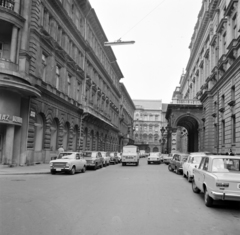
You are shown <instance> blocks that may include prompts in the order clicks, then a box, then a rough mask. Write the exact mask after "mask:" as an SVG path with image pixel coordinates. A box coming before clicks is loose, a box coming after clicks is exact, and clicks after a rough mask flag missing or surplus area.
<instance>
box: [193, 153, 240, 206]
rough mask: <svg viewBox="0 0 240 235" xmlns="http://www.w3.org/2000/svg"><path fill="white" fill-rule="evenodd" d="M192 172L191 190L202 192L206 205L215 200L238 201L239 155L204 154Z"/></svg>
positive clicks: (239, 180)
mask: <svg viewBox="0 0 240 235" xmlns="http://www.w3.org/2000/svg"><path fill="white" fill-rule="evenodd" d="M193 174H194V178H193V181H192V190H193V192H194V193H200V192H203V193H204V202H205V205H206V206H208V207H210V206H212V205H213V203H214V201H215V200H221V201H240V178H239V175H240V156H228V155H225V156H224V155H207V156H204V157H203V158H202V160H201V162H200V165H199V167H198V168H195V169H193Z"/></svg>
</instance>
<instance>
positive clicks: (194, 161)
mask: <svg viewBox="0 0 240 235" xmlns="http://www.w3.org/2000/svg"><path fill="white" fill-rule="evenodd" d="M204 156H206V154H205V153H204V152H195V153H190V154H189V156H188V159H187V161H186V162H184V163H183V177H184V178H185V177H186V178H187V180H188V182H191V181H192V179H193V169H194V168H198V166H199V164H200V162H201V160H202V157H204Z"/></svg>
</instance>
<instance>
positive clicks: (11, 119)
mask: <svg viewBox="0 0 240 235" xmlns="http://www.w3.org/2000/svg"><path fill="white" fill-rule="evenodd" d="M0 123H9V124H14V125H22V118H21V117H17V116H11V115H9V114H1V113H0Z"/></svg>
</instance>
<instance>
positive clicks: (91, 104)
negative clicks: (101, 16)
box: [0, 0, 134, 165]
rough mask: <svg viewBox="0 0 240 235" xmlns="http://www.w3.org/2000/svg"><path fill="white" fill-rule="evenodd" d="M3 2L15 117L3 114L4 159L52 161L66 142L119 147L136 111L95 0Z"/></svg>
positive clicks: (0, 144) (2, 63)
mask: <svg viewBox="0 0 240 235" xmlns="http://www.w3.org/2000/svg"><path fill="white" fill-rule="evenodd" d="M2 2H3V4H1V5H0V13H1V14H0V19H1V18H2V19H1V22H0V26H1V27H0V30H1V28H2V29H3V28H4V29H7V30H5V31H2V32H1V31H0V91H1V92H0V98H1V99H0V115H2V114H4V115H9V117H10V119H11V120H15V121H11V122H10V121H6V120H5V116H4V120H3V118H0V161H1V163H4V164H12V165H24V164H34V163H37V162H48V161H49V160H50V159H51V157H53V156H56V154H57V150H58V148H59V146H60V145H63V147H64V149H65V150H102V151H120V150H121V141H120V139H121V136H124V135H126V134H127V133H128V130H127V129H126V128H122V126H121V125H122V124H121V119H122V114H123V112H127V113H128V117H127V122H126V123H127V125H128V123H131V119H133V114H132V113H133V112H132V110H128V109H122V110H120V108H121V107H120V104H121V103H122V100H123V96H122V95H124V97H125V96H126V94H127V91H126V89H125V93H122V89H121V85H120V83H119V81H120V79H121V78H123V74H122V72H121V70H120V68H119V66H118V64H117V62H116V57H115V55H114V53H113V51H112V49H111V48H110V47H104V46H103V45H104V42H105V41H108V40H107V37H106V36H105V33H104V31H103V29H102V26H101V24H100V22H99V20H98V18H97V16H96V13H95V11H94V9H93V8H92V6H91V5H90V3H89V2H88V1H86V0H78V1H77V0H45V1H41V0H32V1H27V0H15V1H10V0H9V1H8V0H6V1H2ZM12 13H14V14H12ZM26 16H28V17H26ZM9 48H10V50H9ZM129 103H130V104H131V98H130V96H129V95H128V104H129ZM131 108H132V109H134V107H133V106H132V107H131ZM126 110H127V111H126ZM131 115H132V116H131ZM1 117H2V116H1ZM10 119H9V120H10ZM14 132H15V134H14ZM9 143H11V144H9ZM10 145H12V146H13V145H14V146H15V149H13V148H12V147H10Z"/></svg>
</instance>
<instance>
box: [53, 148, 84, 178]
mask: <svg viewBox="0 0 240 235" xmlns="http://www.w3.org/2000/svg"><path fill="white" fill-rule="evenodd" d="M86 168H87V162H86V160H85V159H84V158H83V156H82V153H80V152H62V153H60V154H59V155H58V157H57V159H56V160H52V161H50V172H51V173H52V174H55V173H56V172H65V173H70V174H72V175H74V174H75V173H76V172H83V173H84V172H85V171H86Z"/></svg>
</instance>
